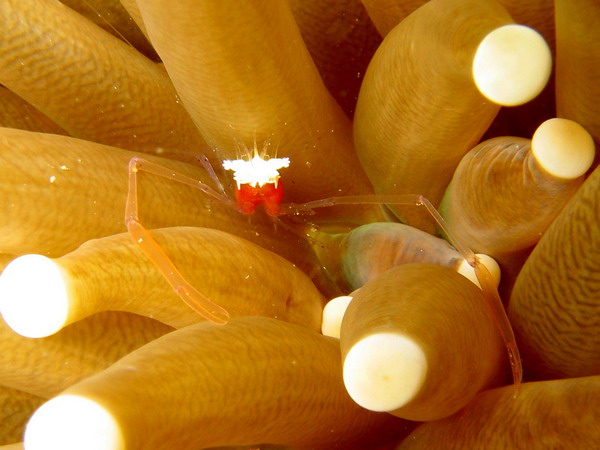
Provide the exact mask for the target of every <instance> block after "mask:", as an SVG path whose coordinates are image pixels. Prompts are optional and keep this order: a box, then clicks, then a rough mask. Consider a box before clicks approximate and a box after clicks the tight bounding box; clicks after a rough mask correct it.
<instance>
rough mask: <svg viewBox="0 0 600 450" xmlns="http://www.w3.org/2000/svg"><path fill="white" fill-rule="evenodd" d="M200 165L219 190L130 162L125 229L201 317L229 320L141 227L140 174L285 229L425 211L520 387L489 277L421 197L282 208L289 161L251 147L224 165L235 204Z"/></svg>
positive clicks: (511, 341)
mask: <svg viewBox="0 0 600 450" xmlns="http://www.w3.org/2000/svg"><path fill="white" fill-rule="evenodd" d="M248 153H249V152H248ZM263 153H264V152H263ZM201 162H202V164H203V165H204V167H205V168H206V170H207V171H208V172H209V174H210V175H211V177H212V178H213V180H214V181H215V184H216V185H217V189H213V188H212V187H210V186H209V185H207V184H206V183H203V182H201V181H199V180H196V179H193V178H190V177H188V176H186V175H184V174H182V173H178V172H175V171H173V170H171V169H168V168H166V167H163V166H161V165H159V164H157V163H154V162H151V161H149V160H146V159H144V158H140V157H134V158H132V159H131V160H130V162H129V186H128V195H127V202H126V208H125V225H126V227H127V230H128V231H129V234H130V235H131V236H132V238H133V240H134V241H135V242H136V243H137V244H138V246H139V247H140V249H141V250H142V251H143V253H144V254H145V255H146V256H147V257H148V258H149V259H150V261H152V262H153V263H154V265H155V266H156V267H157V268H158V269H159V270H160V272H161V273H162V275H163V276H164V277H165V279H166V280H167V281H168V283H169V284H170V285H171V287H172V288H173V290H174V291H175V292H176V293H177V295H178V296H179V297H180V298H181V299H182V300H183V301H184V302H185V303H186V304H187V305H188V306H190V307H191V308H192V309H193V310H195V311H196V312H197V313H198V314H199V315H201V316H202V317H204V318H206V319H208V320H210V321H212V322H214V323H217V324H221V325H224V324H226V323H227V322H228V320H229V313H228V312H227V311H226V310H225V309H224V308H222V307H221V306H219V305H217V304H216V303H214V302H212V301H211V300H210V299H208V298H207V297H206V296H205V295H203V294H202V293H201V292H200V291H198V290H197V289H196V288H195V287H193V286H192V285H191V284H190V283H189V282H188V281H187V280H186V279H185V277H184V276H183V275H182V274H181V273H180V272H179V271H178V270H177V268H176V267H175V265H174V264H173V262H172V261H171V260H170V258H169V257H168V255H167V254H166V253H165V252H164V250H163V249H162V248H161V246H160V245H159V244H158V242H156V241H155V240H154V238H153V237H152V235H151V234H150V232H149V231H148V230H147V229H146V228H145V227H144V226H143V225H142V223H141V221H140V218H139V216H138V200H137V174H138V172H139V171H140V170H141V171H145V172H147V173H150V174H154V175H156V176H160V177H164V178H167V179H170V180H173V181H176V182H179V183H182V184H185V185H188V186H192V187H194V188H196V189H199V190H200V191H202V192H204V193H205V194H206V195H209V196H211V197H213V198H215V199H217V200H219V201H220V202H222V203H223V204H225V205H227V206H229V207H231V208H234V209H236V210H237V211H239V212H240V213H242V214H248V215H249V214H253V213H254V212H255V211H256V209H257V207H258V206H259V205H262V206H263V208H264V211H265V212H266V214H267V215H269V216H271V217H272V218H274V220H276V221H278V222H281V223H283V224H284V225H286V224H285V222H282V221H281V220H280V219H279V218H280V217H282V216H285V215H289V214H294V215H297V214H300V213H302V212H312V211H313V209H316V208H324V207H330V206H334V205H413V206H421V207H424V208H425V209H426V211H427V212H428V213H429V214H430V215H431V216H432V217H433V219H434V220H435V221H436V223H437V224H438V226H439V228H440V230H441V231H442V234H443V235H445V237H446V238H447V240H448V241H449V242H450V243H451V244H452V245H453V246H454V247H455V249H456V250H457V251H458V252H459V253H460V254H461V255H462V256H463V257H464V258H465V260H466V261H467V262H468V263H469V265H471V266H472V267H473V269H474V271H475V274H476V276H477V279H478V281H479V284H480V286H481V288H482V291H483V293H484V298H485V300H486V302H487V304H488V307H489V309H490V313H491V314H492V315H493V317H494V318H495V321H496V325H497V327H498V330H499V332H500V334H501V336H502V339H503V340H504V343H505V345H506V348H507V352H508V357H509V361H510V364H511V369H512V375H513V380H514V383H515V385H516V386H517V388H518V386H519V385H520V383H521V380H522V368H521V360H520V356H519V350H518V348H517V344H516V339H515V336H514V333H513V330H512V327H511V324H510V322H509V320H508V317H507V315H506V312H505V310H504V306H503V304H502V300H501V299H500V296H499V294H498V291H497V288H496V286H495V283H494V280H493V277H492V275H491V274H490V273H489V271H488V270H487V268H486V267H485V266H484V265H483V264H482V263H481V262H480V261H479V259H478V257H477V256H476V255H475V254H474V253H473V252H472V251H471V250H470V249H469V248H468V247H467V246H466V245H464V244H463V243H462V242H461V241H460V239H459V237H458V235H457V233H455V232H454V230H452V229H451V228H450V226H449V225H448V224H447V223H446V221H445V220H444V219H443V218H442V216H441V215H440V214H439V212H438V211H437V210H436V209H435V208H434V206H433V205H432V204H431V203H430V202H429V200H427V199H426V198H425V197H423V196H422V195H416V194H407V195H359V196H340V197H329V198H325V199H321V200H314V201H310V202H306V203H301V204H294V203H289V204H282V200H283V183H282V181H281V174H280V173H279V170H281V169H285V168H286V167H289V165H290V160H289V158H286V157H284V158H268V157H266V155H264V154H259V152H258V150H257V148H256V143H255V145H254V151H253V155H252V157H250V154H248V155H247V157H246V158H240V159H235V160H225V161H223V168H224V169H225V170H227V171H232V172H233V179H234V181H235V201H233V200H231V199H230V198H229V197H228V196H227V194H226V193H225V190H224V188H223V186H222V184H221V183H220V182H219V180H218V178H217V177H216V175H215V172H214V170H213V169H212V167H211V166H210V163H208V160H207V159H206V158H201ZM286 226H287V225H286Z"/></svg>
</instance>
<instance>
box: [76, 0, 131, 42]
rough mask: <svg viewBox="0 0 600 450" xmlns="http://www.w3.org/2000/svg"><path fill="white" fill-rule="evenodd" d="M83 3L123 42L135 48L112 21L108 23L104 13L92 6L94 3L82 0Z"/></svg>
mask: <svg viewBox="0 0 600 450" xmlns="http://www.w3.org/2000/svg"><path fill="white" fill-rule="evenodd" d="M83 3H85V4H86V5H87V7H88V8H90V9H91V10H92V12H93V13H94V14H96V15H97V16H98V18H100V20H102V22H104V23H105V24H106V25H107V26H108V27H109V28H110V29H111V30H113V31H114V32H115V34H116V35H117V36H118V37H119V38H120V39H121V40H122V41H123V42H125V43H126V44H127V45H129V46H130V47H131V48H133V49H135V47H134V46H133V44H132V43H131V42H129V40H128V39H127V38H126V37H125V36H124V35H123V33H121V32H120V31H119V30H118V29H117V28H116V27H115V26H114V25H113V24H112V23H110V22H109V21H108V19H107V18H106V17H104V15H103V14H102V13H101V12H100V11H98V9H96V7H94V5H92V4H91V3H90V2H89V1H88V0H83ZM136 50H137V49H136Z"/></svg>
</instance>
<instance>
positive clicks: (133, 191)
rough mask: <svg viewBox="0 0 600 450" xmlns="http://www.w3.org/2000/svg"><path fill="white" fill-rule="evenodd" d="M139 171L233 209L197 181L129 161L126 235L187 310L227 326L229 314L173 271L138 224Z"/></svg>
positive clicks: (154, 165) (143, 162)
mask: <svg viewBox="0 0 600 450" xmlns="http://www.w3.org/2000/svg"><path fill="white" fill-rule="evenodd" d="M140 170H141V171H144V172H147V173H150V174H153V175H157V176H160V177H164V178H167V179H169V180H173V181H177V182H179V183H183V184H186V185H188V186H192V187H194V188H197V189H200V190H201V191H202V192H204V193H206V194H208V195H210V196H212V197H214V198H216V199H218V200H220V201H222V202H223V203H225V204H227V205H229V206H231V207H233V208H235V205H234V204H233V202H231V201H230V200H229V199H227V197H225V196H224V195H221V194H219V193H218V192H216V191H214V190H213V189H212V188H211V187H210V186H208V185H207V184H205V183H202V182H201V181H199V180H195V179H193V178H190V177H188V176H186V175H184V174H182V173H179V172H175V171H173V170H171V169H169V168H167V167H164V166H161V165H160V164H157V163H154V162H151V161H149V160H146V159H143V158H139V157H133V158H132V159H131V160H130V161H129V184H128V191H127V202H126V205H125V226H126V227H127V231H128V232H129V234H130V235H131V237H132V238H133V240H134V242H135V243H136V244H137V245H138V246H139V248H140V249H141V250H142V252H143V253H144V254H145V255H146V257H148V259H149V260H150V261H152V263H153V264H154V265H155V266H156V268H157V269H158V270H159V271H160V273H161V274H162V275H163V276H164V278H165V279H166V280H167V282H168V283H169V285H170V286H171V287H172V288H173V290H174V291H175V292H176V293H177V295H178V296H179V297H180V298H181V299H182V300H183V301H184V302H185V303H186V304H187V305H188V306H189V307H190V308H192V309H193V310H194V311H196V312H197V313H198V314H200V315H201V316H202V317H204V318H206V319H208V320H210V321H212V322H214V323H217V324H220V325H224V324H226V323H227V321H228V320H229V313H228V312H227V311H226V310H225V309H223V308H221V307H220V306H219V305H217V304H216V303H213V302H212V301H210V300H209V299H208V298H206V297H205V296H204V295H203V294H202V293H201V292H199V291H198V290H197V289H196V288H194V287H193V286H192V285H191V284H190V283H188V282H187V281H186V279H185V278H184V277H183V275H181V273H180V272H179V271H178V270H177V268H176V267H175V264H173V262H172V261H171V259H170V258H169V257H168V256H167V254H166V253H165V252H164V250H163V249H162V248H161V246H160V244H159V243H158V242H157V241H156V240H155V239H154V238H153V237H152V235H151V234H150V232H149V231H148V230H147V229H146V228H145V227H144V226H143V225H142V223H141V222H140V219H139V215H138V196H137V175H138V172H139V171H140Z"/></svg>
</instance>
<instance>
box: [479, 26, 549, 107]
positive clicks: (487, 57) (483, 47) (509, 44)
mask: <svg viewBox="0 0 600 450" xmlns="http://www.w3.org/2000/svg"><path fill="white" fill-rule="evenodd" d="M472 72H473V80H474V81H475V84H476V86H477V88H478V89H479V91H480V92H481V93H482V95H484V96H485V97H486V98H488V99H489V100H491V101H492V102H494V103H497V104H499V105H502V106H517V105H522V104H523V103H527V102H528V101H530V100H532V99H533V98H535V97H536V96H537V95H538V94H539V93H540V92H541V91H542V89H544V86H546V83H547V82H548V79H549V78H550V73H551V72H552V53H551V52H550V48H549V47H548V44H547V43H546V41H545V40H544V38H543V37H542V36H541V35H540V34H539V33H538V32H537V31H535V30H534V29H533V28H529V27H526V26H524V25H516V24H511V25H505V26H502V27H499V28H496V29H495V30H493V31H492V32H490V33H489V34H488V35H487V36H486V37H485V38H484V39H483V40H482V41H481V42H480V44H479V47H478V48H477V51H476V52H475V58H474V59H473V67H472Z"/></svg>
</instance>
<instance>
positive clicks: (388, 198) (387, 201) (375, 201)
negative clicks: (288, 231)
mask: <svg viewBox="0 0 600 450" xmlns="http://www.w3.org/2000/svg"><path fill="white" fill-rule="evenodd" d="M381 204H384V205H414V206H423V207H424V208H425V209H426V210H427V211H428V212H429V214H431V216H432V217H433V219H434V220H435V221H436V222H437V224H438V226H439V228H440V230H441V231H442V233H443V234H444V235H445V236H446V237H447V239H448V241H449V242H450V243H451V244H452V245H453V246H454V248H456V250H457V251H458V252H459V253H460V254H461V255H462V256H463V257H464V258H465V260H466V261H467V262H468V263H469V265H471V266H472V267H473V269H474V270H475V274H476V275H477V279H478V280H479V284H480V286H481V288H482V290H483V293H484V297H485V299H486V301H487V304H488V307H489V308H490V311H491V313H492V315H493V317H494V321H495V323H496V325H497V327H498V330H499V332H500V335H501V336H502V339H503V341H504V344H505V345H506V350H507V352H508V359H509V361H510V367H511V370H512V376H513V382H514V384H515V386H516V387H517V391H518V389H519V388H520V385H521V381H522V379H523V368H522V365H521V357H520V355H519V349H518V347H517V341H516V339H515V335H514V332H513V329H512V326H511V324H510V321H509V320H508V316H507V315H506V311H505V309H504V305H503V304H502V300H501V299H500V295H499V294H498V290H497V289H496V286H495V284H494V280H493V277H492V275H491V274H490V272H489V271H488V270H487V268H486V267H485V266H484V265H483V264H482V263H481V262H480V261H479V259H478V258H477V256H476V255H475V253H473V251H472V250H471V249H470V248H469V247H468V246H467V245H465V244H464V243H463V242H461V240H460V238H459V237H458V235H457V233H455V232H454V230H453V229H452V228H451V227H450V225H449V224H448V223H447V222H446V221H445V220H444V218H443V217H442V216H441V215H440V213H439V212H438V211H437V210H436V209H435V207H434V206H433V205H432V204H431V202H430V201H429V200H427V199H426V198H425V197H423V196H422V195H418V194H405V195H373V196H369V195H366V196H365V195H359V196H345V197H329V198H325V199H321V200H315V201H312V202H307V203H302V204H287V205H281V212H280V215H285V214H297V213H301V212H305V211H307V212H310V211H311V210H312V209H314V208H324V207H328V206H334V205H381Z"/></svg>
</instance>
